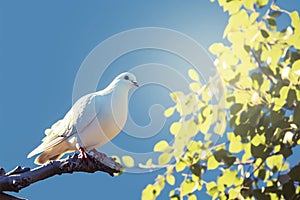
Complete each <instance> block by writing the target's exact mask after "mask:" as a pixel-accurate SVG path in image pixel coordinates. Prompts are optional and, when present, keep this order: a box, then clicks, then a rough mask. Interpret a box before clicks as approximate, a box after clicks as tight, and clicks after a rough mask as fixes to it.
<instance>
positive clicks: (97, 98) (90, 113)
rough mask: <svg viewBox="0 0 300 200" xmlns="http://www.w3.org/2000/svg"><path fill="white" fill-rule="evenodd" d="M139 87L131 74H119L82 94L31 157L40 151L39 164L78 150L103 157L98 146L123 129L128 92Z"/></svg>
mask: <svg viewBox="0 0 300 200" xmlns="http://www.w3.org/2000/svg"><path fill="white" fill-rule="evenodd" d="M133 87H138V84H137V82H136V78H135V76H134V75H133V74H132V73H129V72H125V73H122V74H120V75H118V76H117V77H116V78H115V79H114V80H113V81H112V82H111V83H110V84H109V85H108V86H107V87H106V88H105V89H103V90H101V91H98V92H94V93H90V94H87V95H85V96H83V97H81V98H80V99H79V100H78V101H77V102H76V103H75V104H74V105H73V107H72V108H71V109H70V111H69V112H68V113H67V114H66V115H65V117H64V118H63V119H61V120H59V121H57V122H56V123H54V124H53V125H52V127H51V128H49V129H46V130H45V134H46V136H45V137H44V138H43V140H42V144H40V145H39V146H38V147H37V148H35V149H34V150H33V151H32V152H31V153H29V154H28V156H27V157H28V158H31V157H32V156H34V155H36V154H40V153H41V154H40V155H39V156H37V158H36V159H35V161H34V162H35V163H36V164H40V165H42V164H44V163H46V162H47V161H49V160H58V159H59V158H61V157H62V156H63V155H64V154H66V153H69V152H74V151H79V152H80V154H79V156H80V158H83V159H85V158H89V155H88V154H87V153H86V152H91V151H92V152H93V153H94V154H95V155H96V156H98V157H101V156H103V155H104V154H102V153H100V152H98V151H97V150H96V148H98V147H100V146H102V145H104V144H106V143H107V142H109V141H110V140H111V139H112V138H114V137H115V136H116V135H117V134H118V133H120V131H121V130H122V129H123V127H124V125H125V122H126V119H127V112H128V92H129V90H130V89H131V88H133Z"/></svg>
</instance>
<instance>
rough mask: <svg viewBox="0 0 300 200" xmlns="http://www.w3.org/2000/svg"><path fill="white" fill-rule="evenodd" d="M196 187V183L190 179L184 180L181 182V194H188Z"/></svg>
mask: <svg viewBox="0 0 300 200" xmlns="http://www.w3.org/2000/svg"><path fill="white" fill-rule="evenodd" d="M197 187H198V183H197V182H194V181H192V180H185V181H184V182H183V183H182V184H181V195H182V196H185V195H187V194H190V193H192V192H194V191H195V190H196V189H197Z"/></svg>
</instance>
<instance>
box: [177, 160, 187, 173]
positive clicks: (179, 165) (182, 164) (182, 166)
mask: <svg viewBox="0 0 300 200" xmlns="http://www.w3.org/2000/svg"><path fill="white" fill-rule="evenodd" d="M185 168H186V164H185V162H184V161H182V160H179V161H178V162H177V163H176V165H175V169H176V172H181V171H182V170H184V169H185Z"/></svg>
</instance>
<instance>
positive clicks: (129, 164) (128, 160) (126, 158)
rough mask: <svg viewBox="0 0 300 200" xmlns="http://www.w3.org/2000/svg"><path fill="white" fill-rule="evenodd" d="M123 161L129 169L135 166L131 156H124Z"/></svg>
mask: <svg viewBox="0 0 300 200" xmlns="http://www.w3.org/2000/svg"><path fill="white" fill-rule="evenodd" d="M122 161H123V163H124V164H125V165H126V166H127V167H133V166H134V160H133V158H132V157H130V156H123V157H122Z"/></svg>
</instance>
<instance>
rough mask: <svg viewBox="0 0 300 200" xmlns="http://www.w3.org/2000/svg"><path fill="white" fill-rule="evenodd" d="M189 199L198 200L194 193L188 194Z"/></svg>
mask: <svg viewBox="0 0 300 200" xmlns="http://www.w3.org/2000/svg"><path fill="white" fill-rule="evenodd" d="M188 200H197V196H196V195H194V194H191V195H189V196H188Z"/></svg>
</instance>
